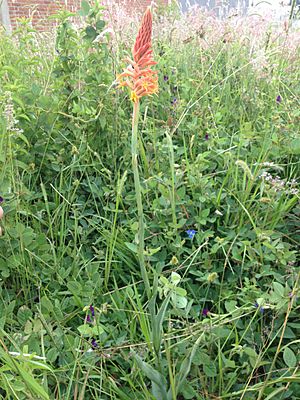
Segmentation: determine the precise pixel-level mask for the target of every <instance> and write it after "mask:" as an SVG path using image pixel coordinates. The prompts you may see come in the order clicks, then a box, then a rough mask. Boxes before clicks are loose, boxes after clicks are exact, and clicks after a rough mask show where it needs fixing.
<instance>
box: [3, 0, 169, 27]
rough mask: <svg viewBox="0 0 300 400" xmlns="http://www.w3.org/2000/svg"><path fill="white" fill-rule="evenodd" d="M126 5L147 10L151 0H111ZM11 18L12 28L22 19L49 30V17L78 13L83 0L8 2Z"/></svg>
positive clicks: (164, 0) (162, 1)
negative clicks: (64, 9)
mask: <svg viewBox="0 0 300 400" xmlns="http://www.w3.org/2000/svg"><path fill="white" fill-rule="evenodd" d="M168 1H170V0H156V1H155V3H156V4H157V5H159V4H168ZM111 2H112V4H113V3H114V2H121V3H124V4H125V6H126V8H127V7H128V10H129V11H130V10H131V9H133V10H141V11H143V10H145V8H146V7H147V6H148V5H149V4H150V3H151V0H111ZM7 4H8V10H9V17H10V22H11V26H12V28H14V27H15V26H16V24H17V19H18V18H21V17H26V18H31V19H32V22H33V25H34V26H37V27H39V28H40V29H47V28H49V26H51V24H53V23H54V22H53V21H52V22H51V20H50V21H49V20H48V19H47V17H48V16H49V15H53V14H55V13H56V12H57V11H58V10H59V9H60V8H62V7H63V8H67V9H69V10H70V11H76V10H78V9H79V8H80V4H81V0H7Z"/></svg>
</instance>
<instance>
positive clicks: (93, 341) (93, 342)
mask: <svg viewBox="0 0 300 400" xmlns="http://www.w3.org/2000/svg"><path fill="white" fill-rule="evenodd" d="M91 345H92V348H93V349H96V348H97V347H99V346H98V343H97V342H96V339H92V341H91Z"/></svg>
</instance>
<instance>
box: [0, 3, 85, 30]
mask: <svg viewBox="0 0 300 400" xmlns="http://www.w3.org/2000/svg"><path fill="white" fill-rule="evenodd" d="M7 3H8V9H9V16H10V22H11V25H12V27H15V26H16V23H17V19H18V18H21V17H26V18H31V19H32V22H33V25H35V26H38V27H39V28H46V27H48V26H49V25H51V22H50V21H49V20H48V19H47V17H48V16H49V15H53V14H55V13H56V12H57V11H58V10H59V9H61V8H62V7H63V8H68V9H69V10H70V11H76V10H77V9H78V8H79V7H80V0H68V1H64V0H56V1H54V0H7Z"/></svg>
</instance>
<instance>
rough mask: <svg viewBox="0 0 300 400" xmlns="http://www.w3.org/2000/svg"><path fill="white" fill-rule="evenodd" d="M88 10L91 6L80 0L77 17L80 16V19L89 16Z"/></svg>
mask: <svg viewBox="0 0 300 400" xmlns="http://www.w3.org/2000/svg"><path fill="white" fill-rule="evenodd" d="M90 9H91V6H90V5H89V2H88V1H86V0H82V2H81V9H80V11H79V15H81V16H82V17H86V16H87V15H89V12H90Z"/></svg>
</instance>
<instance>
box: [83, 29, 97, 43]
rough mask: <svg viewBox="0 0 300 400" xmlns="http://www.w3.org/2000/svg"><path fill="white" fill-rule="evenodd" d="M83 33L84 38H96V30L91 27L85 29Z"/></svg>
mask: <svg viewBox="0 0 300 400" xmlns="http://www.w3.org/2000/svg"><path fill="white" fill-rule="evenodd" d="M85 33H86V36H87V37H88V38H89V39H92V40H93V39H95V38H96V36H97V31H96V29H95V28H94V27H93V26H87V27H86V28H85Z"/></svg>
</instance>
